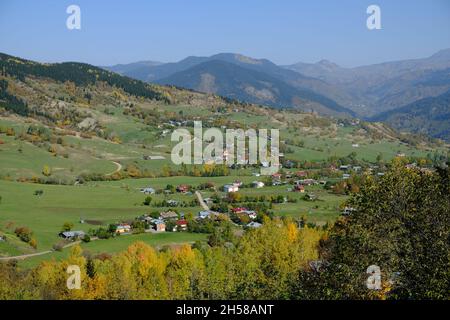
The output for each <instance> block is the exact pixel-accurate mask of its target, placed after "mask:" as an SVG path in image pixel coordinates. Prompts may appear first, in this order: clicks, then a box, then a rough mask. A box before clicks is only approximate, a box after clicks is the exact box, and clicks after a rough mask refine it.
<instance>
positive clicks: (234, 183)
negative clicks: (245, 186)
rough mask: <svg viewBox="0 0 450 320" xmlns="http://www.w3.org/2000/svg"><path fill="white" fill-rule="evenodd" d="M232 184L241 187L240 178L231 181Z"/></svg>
mask: <svg viewBox="0 0 450 320" xmlns="http://www.w3.org/2000/svg"><path fill="white" fill-rule="evenodd" d="M233 186H237V187H241V186H242V181H241V180H236V181H234V182H233Z"/></svg>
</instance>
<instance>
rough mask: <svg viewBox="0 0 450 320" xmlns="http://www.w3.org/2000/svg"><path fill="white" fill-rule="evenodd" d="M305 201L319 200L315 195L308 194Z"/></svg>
mask: <svg viewBox="0 0 450 320" xmlns="http://www.w3.org/2000/svg"><path fill="white" fill-rule="evenodd" d="M305 200H307V201H315V200H317V196H316V195H315V194H314V193H307V194H306V195H305Z"/></svg>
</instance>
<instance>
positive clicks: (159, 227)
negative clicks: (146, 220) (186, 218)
mask: <svg viewBox="0 0 450 320" xmlns="http://www.w3.org/2000/svg"><path fill="white" fill-rule="evenodd" d="M151 225H152V227H153V229H154V230H156V231H157V232H165V231H166V224H165V222H164V220H162V219H153V220H152V222H151Z"/></svg>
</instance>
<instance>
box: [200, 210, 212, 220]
mask: <svg viewBox="0 0 450 320" xmlns="http://www.w3.org/2000/svg"><path fill="white" fill-rule="evenodd" d="M211 214H212V212H211V211H200V212H199V213H198V217H199V218H200V219H206V218H209V217H210V216H211Z"/></svg>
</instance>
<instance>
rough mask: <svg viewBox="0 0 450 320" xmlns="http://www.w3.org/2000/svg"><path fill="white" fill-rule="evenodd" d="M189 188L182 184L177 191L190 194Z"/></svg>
mask: <svg viewBox="0 0 450 320" xmlns="http://www.w3.org/2000/svg"><path fill="white" fill-rule="evenodd" d="M189 189H190V188H189V186H188V185H187V184H180V185H179V186H178V187H177V191H178V192H181V193H186V192H188V191H189Z"/></svg>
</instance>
